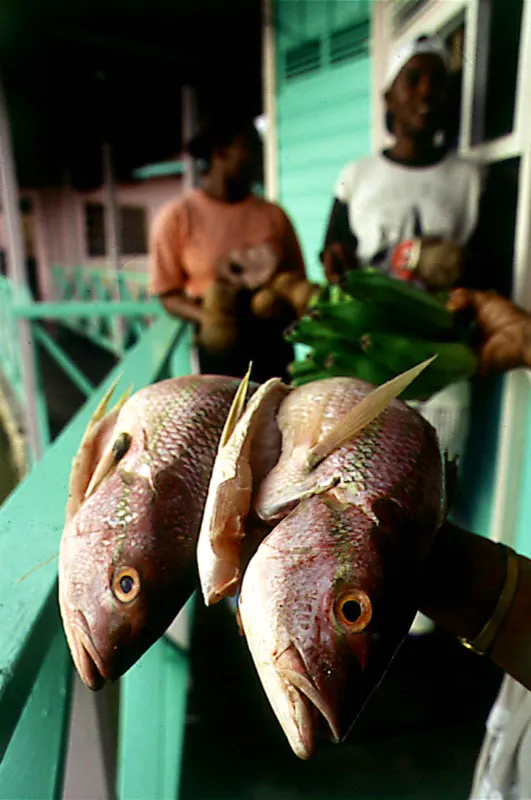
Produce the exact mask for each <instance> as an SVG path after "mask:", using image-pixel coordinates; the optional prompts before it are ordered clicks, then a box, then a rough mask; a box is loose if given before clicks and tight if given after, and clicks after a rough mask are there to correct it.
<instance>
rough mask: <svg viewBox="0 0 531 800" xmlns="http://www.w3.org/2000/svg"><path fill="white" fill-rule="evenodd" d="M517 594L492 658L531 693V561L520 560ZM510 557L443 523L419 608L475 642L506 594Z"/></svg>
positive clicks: (481, 538)
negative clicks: (499, 601)
mask: <svg viewBox="0 0 531 800" xmlns="http://www.w3.org/2000/svg"><path fill="white" fill-rule="evenodd" d="M518 567H519V576H518V583H517V587H516V593H515V595H514V598H513V601H512V603H511V605H510V607H509V610H508V612H507V615H506V616H505V618H504V621H503V623H502V626H501V628H500V629H499V631H498V633H497V635H496V636H495V638H494V641H493V643H492V646H491V648H490V650H489V653H488V655H489V657H490V658H491V659H492V661H494V662H495V663H496V664H498V666H500V667H501V668H502V669H503V670H505V672H508V673H509V674H510V675H512V676H513V677H514V678H516V680H518V681H520V682H521V683H522V684H523V685H524V686H525V687H526V688H528V689H531V561H530V560H529V559H527V558H524V557H523V556H518ZM506 571H507V558H506V556H505V554H504V552H503V551H502V550H501V548H499V547H498V546H497V545H496V544H495V543H494V542H491V541H490V540H489V539H485V538H483V537H482V536H476V535H475V534H473V533H468V532H467V531H464V530H462V529H461V528H458V527H457V526H456V525H453V524H451V523H449V522H446V523H444V525H443V526H442V527H441V530H440V531H439V533H438V535H437V539H436V542H435V545H434V547H433V550H432V552H431V554H430V556H429V559H428V562H427V565H426V569H425V573H424V578H423V583H422V594H421V603H420V610H421V611H422V612H423V613H424V614H426V616H428V617H430V619H432V620H434V622H436V623H437V624H438V625H440V626H441V627H442V628H444V629H446V630H447V631H449V632H450V633H453V634H455V635H456V636H462V637H465V638H466V639H474V637H476V636H477V635H478V633H479V632H480V631H481V629H482V628H483V626H484V625H485V623H486V622H487V620H488V619H489V618H490V617H491V615H492V613H493V611H494V609H495V607H496V605H497V602H498V598H499V596H500V594H501V592H502V589H503V586H504V583H505V577H506Z"/></svg>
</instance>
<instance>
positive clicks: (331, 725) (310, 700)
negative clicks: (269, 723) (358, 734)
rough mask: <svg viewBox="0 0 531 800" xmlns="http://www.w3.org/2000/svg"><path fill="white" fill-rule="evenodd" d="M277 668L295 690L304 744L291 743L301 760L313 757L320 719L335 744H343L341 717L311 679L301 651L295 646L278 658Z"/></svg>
mask: <svg viewBox="0 0 531 800" xmlns="http://www.w3.org/2000/svg"><path fill="white" fill-rule="evenodd" d="M276 668H277V671H278V673H279V675H280V677H281V678H282V680H283V681H284V682H285V683H287V684H288V687H289V689H291V692H290V694H291V695H292V702H293V704H294V705H295V704H296V705H297V710H296V714H295V718H296V719H297V721H298V723H297V730H298V733H299V736H300V741H299V743H298V746H295V743H294V742H291V745H292V748H293V750H294V751H295V752H296V754H297V755H298V756H299V757H300V758H309V757H310V756H311V755H312V753H313V750H314V742H315V732H316V729H317V722H318V720H319V718H320V717H321V718H322V719H323V720H324V721H325V722H326V724H327V726H328V729H329V731H330V734H331V736H332V739H333V741H334V742H335V743H338V742H340V741H341V739H342V738H343V737H342V735H341V730H340V725H339V721H338V718H337V715H336V714H335V713H334V710H333V709H332V707H331V705H330V703H328V702H327V701H326V700H325V698H324V697H323V695H322V693H321V692H320V691H319V690H318V689H317V688H316V687H315V685H314V683H313V682H312V680H311V679H310V677H309V676H308V670H307V669H306V666H305V664H304V660H303V658H302V656H301V654H300V653H299V652H298V650H297V648H296V647H294V646H293V645H292V646H291V647H290V648H288V649H287V650H285V651H284V652H283V653H282V654H281V655H280V657H279V658H278V659H277V664H276ZM295 698H296V699H295ZM297 701H298V702H297Z"/></svg>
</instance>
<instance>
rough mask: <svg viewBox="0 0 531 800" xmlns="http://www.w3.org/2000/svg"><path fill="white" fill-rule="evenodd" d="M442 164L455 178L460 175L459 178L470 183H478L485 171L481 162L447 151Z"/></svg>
mask: <svg viewBox="0 0 531 800" xmlns="http://www.w3.org/2000/svg"><path fill="white" fill-rule="evenodd" d="M442 166H443V168H445V169H446V170H448V172H450V173H452V175H454V176H455V177H456V178H457V177H460V178H461V180H463V181H466V182H470V183H480V182H481V181H482V178H483V174H484V171H485V167H484V165H483V164H480V163H479V162H478V161H472V160H471V159H470V158H466V157H465V156H460V155H458V154H457V153H449V154H448V156H447V157H446V158H445V160H444V161H443V162H442Z"/></svg>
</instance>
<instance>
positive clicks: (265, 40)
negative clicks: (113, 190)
mask: <svg viewBox="0 0 531 800" xmlns="http://www.w3.org/2000/svg"><path fill="white" fill-rule="evenodd" d="M262 76H263V77H262V93H263V96H264V106H265V108H264V111H265V115H266V124H267V127H266V132H265V137H264V191H265V196H266V197H267V199H268V200H277V199H278V136H277V103H276V52H275V26H274V10H273V0H262Z"/></svg>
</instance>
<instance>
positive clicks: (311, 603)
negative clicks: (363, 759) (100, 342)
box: [198, 362, 446, 758]
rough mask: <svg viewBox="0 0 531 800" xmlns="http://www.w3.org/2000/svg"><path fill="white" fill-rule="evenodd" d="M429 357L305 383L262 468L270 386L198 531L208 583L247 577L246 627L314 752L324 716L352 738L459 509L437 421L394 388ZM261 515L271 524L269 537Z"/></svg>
mask: <svg viewBox="0 0 531 800" xmlns="http://www.w3.org/2000/svg"><path fill="white" fill-rule="evenodd" d="M427 363H429V362H425V363H424V364H422V365H420V366H419V367H417V368H414V369H413V370H409V371H408V372H407V373H404V374H403V375H401V376H398V378H395V379H394V380H392V381H390V382H389V383H387V384H384V385H383V386H380V387H379V388H378V389H376V390H372V387H370V386H368V385H367V384H363V383H362V382H360V381H358V380H356V379H349V378H335V379H334V378H332V379H328V380H323V381H315V382H313V383H310V384H307V385H305V386H303V387H300V388H298V389H295V390H293V391H292V392H291V393H290V395H289V396H288V397H287V398H286V399H285V400H284V401H283V402H282V404H281V406H280V409H279V410H278V412H277V413H276V416H275V420H276V424H277V425H278V427H279V430H280V433H281V441H282V447H281V452H280V453H279V459H278V462H277V464H276V466H275V467H274V468H273V469H272V470H271V471H270V472H269V473H268V474H267V475H265V477H263V478H262V477H261V476H258V480H253V477H256V473H255V469H254V462H253V454H254V453H255V452H256V450H257V449H259V443H260V437H261V424H263V422H260V417H261V416H262V417H263V414H264V410H263V409H262V405H263V402H264V399H265V400H267V394H268V392H267V384H266V385H265V386H264V387H261V389H260V390H258V391H257V392H256V393H255V394H254V395H253V397H252V398H251V400H250V401H249V404H248V406H247V408H246V409H245V410H244V411H243V414H242V416H241V418H240V419H239V420H238V421H236V423H235V424H234V425H233V430H232V433H230V431H228V432H227V431H226V432H225V435H224V437H222V440H221V442H220V448H219V453H218V456H217V458H216V462H215V465H214V469H213V473H212V481H211V485H210V488H209V494H208V498H207V503H206V508H205V516H204V518H203V523H202V528H201V533H200V538H199V543H198V565H199V573H200V579H201V584H202V589H203V594H204V597H205V600H206V602H207V604H210V603H212V602H216V601H217V600H219V599H220V598H221V597H223V596H226V595H228V594H234V593H235V592H236V590H237V588H238V585H239V583H240V579H241V576H242V575H243V582H242V588H241V594H240V598H239V619H240V627H241V630H242V633H243V634H244V635H245V636H246V639H247V643H248V645H249V648H250V651H251V655H252V657H253V660H254V663H255V666H256V669H257V671H258V674H259V676H260V679H261V681H262V684H263V687H264V689H265V692H266V694H267V696H268V698H269V700H270V702H271V705H272V707H273V709H274V711H275V713H276V715H277V717H278V720H279V722H280V724H281V726H282V728H283V730H284V732H285V734H286V736H287V738H288V740H289V742H290V745H291V747H292V749H293V750H294V752H295V753H296V754H297V755H298V756H299V757H301V758H308V757H309V756H310V755H311V753H312V751H313V749H314V746H315V740H316V735H317V731H318V730H319V729H320V727H321V728H322V729H326V730H327V732H328V735H329V736H331V737H332V738H333V739H334V740H336V741H339V740H341V739H342V738H344V736H345V735H346V734H347V732H348V730H349V729H350V727H351V726H352V724H353V722H354V721H355V719H356V718H357V716H358V714H359V712H360V710H361V708H362V706H363V705H364V703H365V702H366V700H367V698H368V697H369V695H370V694H371V692H372V691H373V689H374V688H375V687H376V686H377V684H378V683H379V682H380V680H381V679H382V677H383V675H384V674H385V672H386V670H387V668H388V666H389V664H390V662H391V660H392V658H393V656H394V654H395V653H396V651H397V649H398V647H399V646H400V644H401V642H402V641H403V640H404V638H405V637H406V635H407V632H408V630H409V628H410V626H411V622H412V620H413V618H414V615H415V612H416V609H417V591H418V585H419V579H420V574H421V567H422V562H423V559H424V558H425V557H426V555H427V554H428V552H429V550H430V547H431V545H432V543H433V539H434V536H435V533H436V531H437V530H438V528H439V526H440V524H441V522H442V521H443V519H444V516H445V513H446V494H445V470H444V459H443V458H442V457H441V453H440V449H439V445H438V441H437V436H436V433H435V431H434V429H433V428H432V427H431V426H430V425H429V423H427V422H426V421H425V420H424V419H423V418H422V417H421V416H420V415H419V414H418V413H417V412H416V411H414V410H413V409H411V408H409V407H408V406H406V405H405V404H404V403H402V402H400V401H397V400H394V398H395V397H396V396H397V395H398V394H399V393H400V392H401V391H403V389H404V388H405V387H406V385H407V384H408V383H409V382H410V381H411V380H413V379H414V377H416V375H418V374H419V373H420V371H421V370H422V369H423V368H424V366H426V365H427ZM271 385H272V382H270V386H271ZM261 395H262V396H261ZM265 412H266V415H267V408H265ZM270 425H271V420H270ZM257 520H261V524H262V525H264V524H265V525H269V526H271V528H272V530H271V532H270V533H269V534H268V535H267V536H266V537H265V538H263V541H262V542H261V544H259V546H258V548H257V549H256V536H257ZM246 536H248V537H250V538H251V539H254V540H255V541H254V542H253V543H252V546H251V557H250V561H249V563H248V565H247V567H245V562H246V561H247V560H248V559H249V553H244V552H243V544H244V542H245V537H246ZM253 547H254V550H255V552H254V554H253V552H252V549H253Z"/></svg>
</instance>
